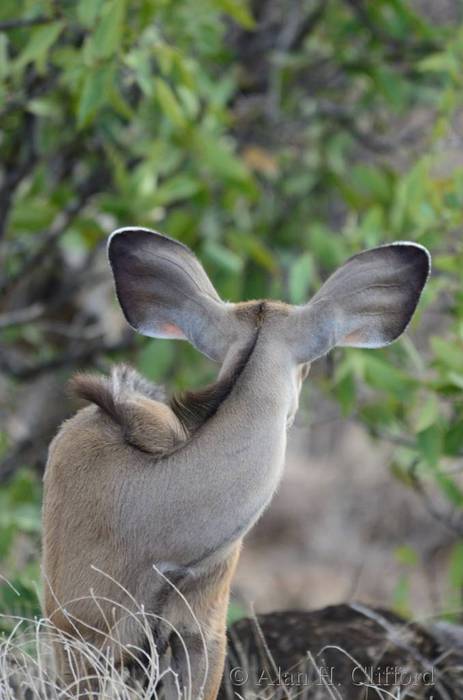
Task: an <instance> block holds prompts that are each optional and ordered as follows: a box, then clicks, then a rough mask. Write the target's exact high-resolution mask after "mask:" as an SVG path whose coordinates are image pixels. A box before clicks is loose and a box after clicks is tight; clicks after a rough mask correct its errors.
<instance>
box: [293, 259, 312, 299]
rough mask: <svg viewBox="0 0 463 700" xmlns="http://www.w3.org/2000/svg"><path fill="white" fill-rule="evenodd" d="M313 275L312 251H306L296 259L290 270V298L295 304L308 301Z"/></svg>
mask: <svg viewBox="0 0 463 700" xmlns="http://www.w3.org/2000/svg"><path fill="white" fill-rule="evenodd" d="M312 275H313V258H312V255H311V254H310V253H305V254H304V255H301V256H300V257H298V258H297V260H295V262H294V263H293V264H292V265H291V267H290V270H289V279H288V285H289V298H290V301H291V302H292V303H293V304H302V303H303V302H305V301H307V297H308V294H309V287H310V282H311V278H312Z"/></svg>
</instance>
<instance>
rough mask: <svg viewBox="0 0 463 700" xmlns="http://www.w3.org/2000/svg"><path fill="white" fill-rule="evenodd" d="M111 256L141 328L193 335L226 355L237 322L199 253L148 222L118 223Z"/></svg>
mask: <svg viewBox="0 0 463 700" xmlns="http://www.w3.org/2000/svg"><path fill="white" fill-rule="evenodd" d="M108 257H109V262H110V264H111V268H112V271H113V274H114V280H115V283H116V292H117V297H118V299H119V303H120V305H121V307H122V310H123V312H124V315H125V317H126V319H127V321H128V322H129V323H130V325H131V326H132V327H133V328H135V330H137V331H138V332H139V333H142V334H143V335H148V336H151V337H154V338H179V339H188V340H189V341H190V342H191V343H192V344H193V345H194V346H195V347H196V348H197V349H198V350H200V351H201V352H202V353H204V354H205V355H207V356H208V357H210V358H211V359H213V360H216V361H221V360H222V359H223V358H224V356H225V353H226V351H227V349H228V347H229V346H230V344H231V343H232V342H233V339H234V334H235V333H236V330H237V329H236V328H235V327H234V315H233V314H232V313H230V306H231V305H230V306H229V305H227V304H224V303H223V302H222V301H221V299H220V297H219V296H218V294H217V292H216V291H215V289H214V287H213V285H212V283H211V281H210V280H209V278H208V276H207V274H206V273H205V271H204V269H203V268H202V266H201V264H200V263H199V261H198V260H197V259H196V257H195V256H194V255H193V253H192V252H191V251H190V250H189V248H187V247H186V246H185V245H183V244H182V243H179V242H178V241H174V240H173V239H172V238H168V237H167V236H163V235H162V234H160V233H156V232H155V231H150V230H149V229H144V228H124V229H118V230H117V231H114V233H112V234H111V236H110V238H109V241H108Z"/></svg>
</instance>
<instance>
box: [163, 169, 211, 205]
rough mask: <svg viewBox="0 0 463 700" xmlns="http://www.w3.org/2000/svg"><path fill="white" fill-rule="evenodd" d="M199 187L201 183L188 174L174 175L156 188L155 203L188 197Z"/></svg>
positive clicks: (176, 200)
mask: <svg viewBox="0 0 463 700" xmlns="http://www.w3.org/2000/svg"><path fill="white" fill-rule="evenodd" d="M200 189H201V183H200V182H198V180H196V179H194V178H192V177H191V176H189V175H174V176H173V177H170V178H168V179H167V180H166V181H165V182H163V183H162V185H160V186H159V187H158V189H157V190H156V194H155V201H156V203H157V204H160V205H166V204H171V203H172V202H180V201H182V200H185V199H190V197H193V196H194V195H195V194H197V192H199V191H200Z"/></svg>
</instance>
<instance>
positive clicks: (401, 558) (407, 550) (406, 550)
mask: <svg viewBox="0 0 463 700" xmlns="http://www.w3.org/2000/svg"><path fill="white" fill-rule="evenodd" d="M395 556H396V559H397V561H398V562H399V564H404V565H406V566H417V564H418V554H417V553H416V550H414V549H413V547H410V546H408V545H406V544H404V545H402V546H401V547H397V548H396V550H395Z"/></svg>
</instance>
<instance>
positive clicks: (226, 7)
mask: <svg viewBox="0 0 463 700" xmlns="http://www.w3.org/2000/svg"><path fill="white" fill-rule="evenodd" d="M215 4H216V5H217V7H219V8H220V9H222V10H223V11H224V12H226V13H227V15H230V17H231V18H232V19H234V20H235V22H237V23H238V24H240V25H241V26H242V27H244V28H245V29H254V27H255V25H256V22H255V20H254V18H253V16H252V15H251V13H250V11H249V9H248V7H247V3H246V2H243V0H216V3H215Z"/></svg>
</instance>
